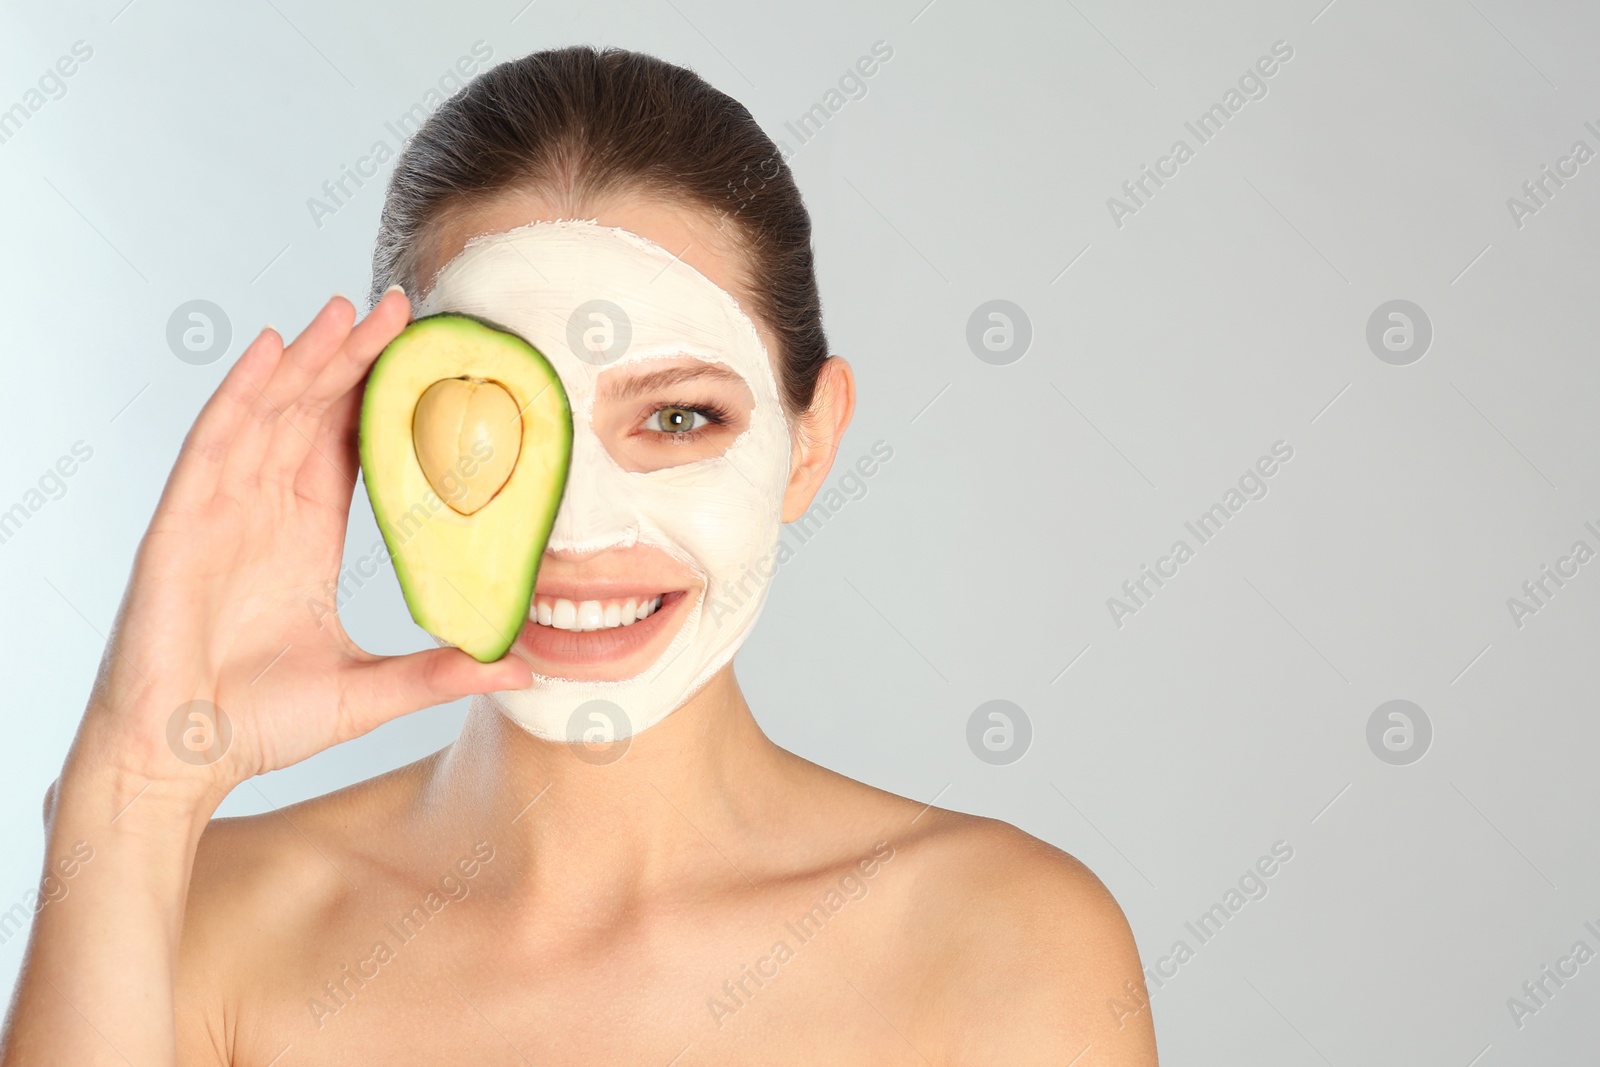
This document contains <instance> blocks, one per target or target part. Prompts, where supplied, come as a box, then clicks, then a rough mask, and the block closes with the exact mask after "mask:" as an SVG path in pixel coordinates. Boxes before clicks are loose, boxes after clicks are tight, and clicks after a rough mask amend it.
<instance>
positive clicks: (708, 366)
mask: <svg viewBox="0 0 1600 1067" xmlns="http://www.w3.org/2000/svg"><path fill="white" fill-rule="evenodd" d="M614 377H615V376H614V375H605V378H607V379H611V378H614ZM699 380H711V381H719V382H730V383H738V384H741V385H742V384H744V376H743V375H741V374H740V373H739V372H738V371H736V370H734V369H733V368H732V367H729V366H727V365H726V364H724V363H708V362H704V361H699V362H695V363H692V364H687V365H679V366H676V367H662V368H661V369H660V370H653V371H646V372H645V373H643V374H637V375H632V376H629V377H625V378H623V379H621V381H619V382H618V383H617V384H615V385H612V384H611V383H610V382H609V381H602V383H601V391H602V392H603V393H605V395H606V396H608V397H611V398H612V399H614V400H633V399H636V398H637V397H640V396H645V395H647V394H649V393H654V392H657V391H658V390H662V389H670V388H671V387H673V386H675V385H683V384H684V383H685V382H692V381H699Z"/></svg>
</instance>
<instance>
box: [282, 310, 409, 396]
mask: <svg viewBox="0 0 1600 1067" xmlns="http://www.w3.org/2000/svg"><path fill="white" fill-rule="evenodd" d="M410 321H411V301H410V300H409V299H408V298H407V297H406V293H405V290H404V289H402V288H400V287H399V286H398V285H391V286H390V287H389V288H388V289H386V290H385V291H384V294H383V296H382V297H381V298H380V299H379V300H378V302H377V303H376V304H374V305H373V307H372V310H371V311H369V312H367V317H366V318H364V319H362V320H361V321H360V322H358V323H356V325H355V327H354V328H353V329H352V330H351V331H350V333H349V334H348V335H347V336H346V337H345V339H344V341H343V342H342V343H341V344H340V345H339V353H338V354H337V355H336V356H334V357H333V359H331V360H329V361H328V365H327V366H326V367H324V368H323V369H322V372H321V373H320V374H318V375H317V379H316V381H314V382H312V383H311V385H310V387H309V388H307V389H306V392H305V396H304V397H303V399H302V403H303V404H305V405H306V406H307V407H310V408H311V409H312V410H322V409H324V408H326V407H327V406H328V405H330V404H332V403H333V402H334V401H336V400H338V399H339V398H340V397H342V396H344V395H345V394H346V393H347V392H349V391H350V390H351V389H352V388H354V387H355V386H356V385H357V384H358V383H360V381H361V379H362V378H364V377H365V376H366V373H367V371H368V370H369V369H371V367H372V364H373V363H374V362H375V361H376V360H377V358H378V356H379V355H380V354H381V353H382V352H383V350H384V348H386V347H387V346H388V344H389V342H390V341H393V340H394V339H395V338H396V337H398V336H399V334H400V331H401V330H403V329H405V328H406V326H407V324H408V323H410Z"/></svg>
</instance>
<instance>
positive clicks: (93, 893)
mask: <svg viewBox="0 0 1600 1067" xmlns="http://www.w3.org/2000/svg"><path fill="white" fill-rule="evenodd" d="M218 799H220V798H213V797H207V796H204V795H202V794H200V793H199V792H198V791H196V790H194V789H193V788H190V787H186V786H181V785H174V784H173V783H161V784H159V785H158V784H156V783H151V782H141V781H138V780H136V779H135V778H133V777H130V776H129V775H127V774H126V773H122V772H119V771H117V770H115V769H113V768H109V767H98V768H74V769H73V770H71V771H70V772H68V773H66V774H63V776H62V778H61V779H60V780H58V782H57V784H56V785H54V786H52V788H51V796H50V798H49V800H48V802H47V808H48V810H47V811H46V816H45V818H46V845H45V877H46V878H47V879H48V878H56V879H58V880H61V885H62V886H63V887H64V888H65V890H66V892H65V893H64V894H60V895H58V894H50V895H48V896H45V897H44V898H43V899H46V900H49V901H50V903H47V904H46V905H45V906H44V907H43V909H42V910H40V911H39V912H38V914H37V916H36V917H35V919H34V926H33V933H32V937H31V939H30V942H29V948H28V954H27V957H26V959H25V960H24V962H23V969H22V974H21V978H20V981H19V983H18V986H17V992H16V995H15V998H14V999H13V1001H12V1005H11V1013H10V1017H9V1019H8V1020H7V1025H6V1032H7V1038H6V1041H5V1045H4V1055H3V1057H0V1062H3V1063H4V1064H5V1065H6V1067H11V1065H13V1064H32V1063H44V1062H50V1063H55V1062H71V1063H81V1064H86V1065H87V1064H101V1063H105V1064H118V1065H124V1067H125V1065H126V1064H128V1063H136V1064H147V1063H151V1064H167V1063H174V1062H176V1048H175V1045H174V1042H175V1036H174V1028H173V1000H172V992H173V975H174V973H175V970H176V961H177V948H178V939H179V935H180V933H181V930H182V926H183V903H184V898H185V896H186V895H187V892H188V881H189V871H190V868H191V867H192V865H193V863H194V854H195V847H196V844H197V842H198V841H199V838H200V832H201V830H202V829H203V828H204V826H205V823H206V820H207V818H208V817H209V816H210V814H211V812H212V811H213V810H214V809H215V807H216V803H217V800H218ZM69 871H70V872H71V877H70V878H66V879H63V878H62V876H63V874H64V873H66V872H69ZM52 897H53V898H54V899H52Z"/></svg>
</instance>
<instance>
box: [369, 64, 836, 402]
mask: <svg viewBox="0 0 1600 1067" xmlns="http://www.w3.org/2000/svg"><path fill="white" fill-rule="evenodd" d="M508 192H534V193H538V194H547V195H552V196H553V197H554V198H555V199H557V201H558V202H560V203H563V204H570V205H574V206H575V205H582V204H589V203H593V202H594V201H596V200H598V199H601V198H603V197H606V196H610V195H614V194H619V193H620V194H624V195H625V194H628V193H635V194H644V195H648V196H654V197H658V198H660V199H662V200H665V201H667V202H679V203H687V204H690V205H692V206H695V207H698V208H701V209H703V210H705V211H708V212H709V213H710V214H711V216H712V217H713V218H715V219H718V220H730V222H731V226H729V227H728V228H731V230H732V232H733V234H734V244H735V246H736V247H737V248H738V249H739V251H740V252H741V253H742V254H743V264H742V266H743V268H744V269H743V270H741V271H740V272H739V273H740V274H741V275H742V276H743V277H744V278H745V279H746V282H747V284H745V285H744V286H743V288H744V289H746V290H748V293H747V296H748V299H749V300H750V301H751V302H752V305H753V307H752V309H751V310H752V316H753V317H755V318H757V319H758V320H759V321H761V322H764V323H765V324H766V325H767V326H768V328H769V329H771V330H772V331H773V333H774V334H776V336H777V338H778V344H779V346H780V349H781V351H780V352H778V353H775V355H776V357H777V363H778V366H779V367H780V368H781V371H780V373H779V379H780V382H779V385H780V388H781V390H782V392H783V400H784V406H785V407H786V408H788V410H789V412H790V414H791V415H798V414H800V413H802V412H804V411H806V410H807V409H808V408H810V406H811V400H812V395H813V393H814V392H815V389H816V382H817V375H818V373H819V372H820V370H821V368H822V364H823V362H824V361H825V360H826V359H827V358H828V342H827V337H826V336H825V334H824V333H823V329H822V302H821V298H820V297H819V296H818V293H817V278H816V264H815V260H814V258H813V256H812V252H811V216H810V215H809V214H808V213H807V211H806V208H805V204H804V202H803V201H802V200H801V198H800V190H799V189H798V187H796V185H795V182H794V176H793V174H792V172H791V171H790V169H789V166H788V164H787V163H786V162H784V160H783V158H782V157H781V155H780V154H779V152H778V149H777V147H776V146H775V145H774V144H773V142H772V139H771V138H770V137H768V136H767V134H766V133H765V131H763V130H762V129H761V127H760V125H758V124H757V123H756V120H755V119H754V118H752V117H751V115H750V112H749V111H748V110H747V109H746V108H745V107H744V105H743V104H740V103H739V102H738V101H737V100H735V99H733V98H732V97H730V96H728V95H727V94H726V93H723V92H722V91H721V90H719V89H716V88H714V87H713V86H712V85H711V84H710V83H709V82H707V81H705V79H703V78H701V77H700V76H699V75H698V74H695V73H694V72H693V71H691V70H686V69H685V68H683V67H679V66H675V65H673V64H671V63H668V62H666V61H665V60H662V59H657V58H656V57H654V56H650V55H645V54H643V53H640V52H631V51H628V50H626V49H621V48H606V49H604V50H599V49H596V48H593V47H591V46H588V45H575V46H572V47H569V48H557V49H550V50H547V51H542V52H534V53H531V54H529V55H526V56H523V57H521V58H520V59H515V60H511V61H508V62H505V63H501V64H499V65H498V66H494V67H491V68H489V69H488V70H486V71H484V72H483V73H482V74H480V75H479V76H478V77H476V78H475V79H473V80H472V81H471V82H470V83H468V85H467V86H466V88H465V89H463V90H462V91H460V92H458V93H456V94H455V95H454V96H452V97H450V98H449V99H448V100H446V101H445V102H444V103H443V104H441V105H440V106H439V108H438V109H437V110H436V111H434V113H433V114H432V115H430V116H429V117H428V119H427V121H426V122H424V123H423V124H422V126H421V127H420V128H419V129H418V130H417V132H416V134H415V135H414V136H413V137H412V138H411V139H410V141H408V142H407V144H406V146H405V148H404V150H403V151H401V152H400V154H399V157H398V158H397V159H396V161H395V168H394V174H393V175H392V176H391V177H390V179H389V187H388V191H387V194H386V196H385V199H384V204H383V217H382V221H381V222H380V224H379V229H378V238H377V245H376V248H375V249H374V252H373V257H372V292H371V298H372V300H373V301H374V302H376V301H377V300H378V298H379V297H380V296H381V295H382V293H383V291H384V290H385V289H386V288H388V287H389V285H390V284H391V283H394V282H399V283H400V284H401V285H403V286H405V287H406V290H407V292H409V293H412V294H413V295H414V294H415V293H416V292H417V290H418V289H419V288H420V286H422V285H425V284H428V283H430V282H431V279H427V278H418V277H416V276H415V275H416V271H417V270H418V269H419V262H418V261H419V260H420V259H421V257H422V255H423V254H424V253H425V252H426V250H427V244H428V238H429V236H430V230H431V228H432V227H433V226H434V225H436V224H437V223H438V222H440V221H441V220H442V219H445V218H448V217H450V216H451V215H452V214H453V213H455V212H457V211H460V210H463V209H466V210H470V209H471V208H472V207H474V206H476V205H478V204H480V203H482V202H483V201H486V200H489V199H492V198H494V197H497V196H499V195H501V194H504V193H508ZM725 225H726V224H725Z"/></svg>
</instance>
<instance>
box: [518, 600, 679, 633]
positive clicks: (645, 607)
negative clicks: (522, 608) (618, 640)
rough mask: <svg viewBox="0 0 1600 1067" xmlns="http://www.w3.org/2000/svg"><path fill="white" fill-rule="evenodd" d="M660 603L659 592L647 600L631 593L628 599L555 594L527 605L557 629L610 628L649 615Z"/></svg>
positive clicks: (530, 614) (530, 613)
mask: <svg viewBox="0 0 1600 1067" xmlns="http://www.w3.org/2000/svg"><path fill="white" fill-rule="evenodd" d="M659 607H661V597H659V596H654V597H648V598H646V599H644V600H640V599H639V598H637V597H629V598H628V599H627V600H611V601H605V602H602V601H599V600H585V601H582V602H581V603H573V602H572V601H570V600H567V599H565V598H563V597H556V598H555V599H553V600H546V599H535V601H534V602H533V604H532V605H530V606H529V608H528V618H529V619H530V620H531V621H533V622H536V623H538V624H539V625H540V626H550V627H554V628H555V629H557V630H574V631H584V630H611V629H615V628H616V627H618V626H632V625H633V624H634V623H636V622H639V621H640V620H641V619H648V618H649V617H650V616H651V615H654V614H655V612H656V609H657V608H659Z"/></svg>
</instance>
